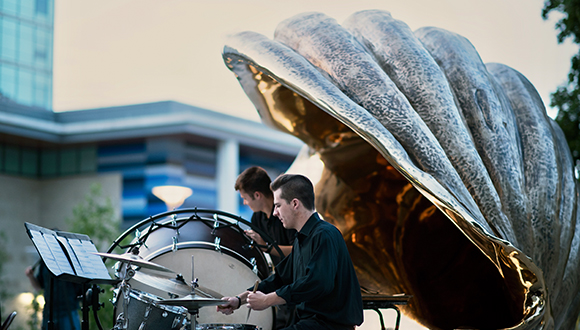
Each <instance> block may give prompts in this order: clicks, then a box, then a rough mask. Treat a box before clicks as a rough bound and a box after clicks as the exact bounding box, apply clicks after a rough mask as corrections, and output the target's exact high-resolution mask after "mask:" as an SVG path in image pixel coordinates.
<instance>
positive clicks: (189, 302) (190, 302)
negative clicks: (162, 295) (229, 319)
mask: <svg viewBox="0 0 580 330" xmlns="http://www.w3.org/2000/svg"><path fill="white" fill-rule="evenodd" d="M157 303H158V304H161V305H171V306H182V307H185V308H187V309H188V310H190V311H191V310H193V309H199V308H200V307H204V306H217V305H221V304H226V303H227V301H225V300H221V299H215V298H205V297H200V296H198V295H191V294H189V295H187V296H185V297H181V298H176V299H164V300H160V301H158V302H157Z"/></svg>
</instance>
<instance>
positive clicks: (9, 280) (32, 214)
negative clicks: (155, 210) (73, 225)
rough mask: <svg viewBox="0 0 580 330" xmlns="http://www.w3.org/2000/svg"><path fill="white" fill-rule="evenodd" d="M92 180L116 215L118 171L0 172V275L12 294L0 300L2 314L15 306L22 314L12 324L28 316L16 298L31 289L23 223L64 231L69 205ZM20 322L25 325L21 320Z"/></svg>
mask: <svg viewBox="0 0 580 330" xmlns="http://www.w3.org/2000/svg"><path fill="white" fill-rule="evenodd" d="M93 183H99V184H100V185H101V188H102V193H103V196H105V197H108V198H110V199H111V202H112V204H113V207H114V208H115V213H116V216H117V217H118V218H119V219H120V217H121V207H120V201H121V193H122V178H121V175H120V174H117V173H115V174H105V175H103V174H99V175H79V176H71V177H63V178H56V179H48V180H35V179H25V178H18V177H11V176H6V175H0V187H1V189H0V231H1V232H3V233H4V236H3V237H2V245H3V246H4V247H5V248H6V250H5V252H6V253H7V254H8V260H7V261H6V264H5V265H4V270H3V273H2V274H0V276H2V279H3V280H4V283H5V284H6V288H8V290H7V291H9V293H11V294H13V295H14V299H12V300H11V301H9V302H0V303H2V308H3V309H2V312H3V314H5V312H6V311H8V310H17V311H18V312H19V314H21V315H22V317H20V318H19V317H17V318H16V319H15V321H14V322H15V323H14V324H13V327H14V328H18V325H19V324H20V323H19V322H20V321H22V322H25V321H26V320H28V313H29V312H28V311H27V310H26V309H25V307H26V306H21V305H20V304H19V302H18V300H17V299H16V298H17V297H18V294H20V293H22V292H32V290H33V289H32V286H31V285H30V283H29V281H28V278H27V277H26V276H25V275H24V270H25V269H26V267H28V266H29V265H31V264H32V263H34V262H35V261H36V260H37V254H36V250H35V248H34V246H33V244H32V241H31V240H30V238H29V237H28V234H27V233H26V229H25V227H24V223H25V222H30V223H33V224H36V225H39V226H42V227H46V228H55V227H57V228H58V229H60V230H63V231H67V230H68V228H67V221H66V219H70V218H71V217H72V210H73V208H74V207H75V206H76V205H78V204H79V203H81V202H82V201H83V200H84V198H85V196H86V195H87V194H88V193H89V191H90V187H91V185H92V184H93ZM111 243H112V242H111ZM103 252H104V251H103ZM20 326H22V327H23V328H26V325H25V323H22V324H20Z"/></svg>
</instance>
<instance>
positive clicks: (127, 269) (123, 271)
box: [113, 263, 135, 329]
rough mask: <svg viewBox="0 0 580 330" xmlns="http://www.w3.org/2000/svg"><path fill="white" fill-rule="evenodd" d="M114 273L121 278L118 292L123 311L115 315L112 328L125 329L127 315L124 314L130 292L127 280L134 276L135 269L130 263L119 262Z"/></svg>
mask: <svg viewBox="0 0 580 330" xmlns="http://www.w3.org/2000/svg"><path fill="white" fill-rule="evenodd" d="M116 275H117V276H118V277H119V278H120V279H121V284H120V285H119V289H120V290H119V294H121V295H122V296H123V312H122V313H119V315H118V316H117V319H116V320H115V326H114V327H113V329H127V328H128V326H129V325H128V321H129V319H128V315H125V314H126V313H127V311H128V310H129V293H130V292H131V284H129V280H130V279H131V278H133V276H135V270H134V269H133V268H132V267H131V264H129V263H121V267H120V269H119V270H118V271H117V274H116Z"/></svg>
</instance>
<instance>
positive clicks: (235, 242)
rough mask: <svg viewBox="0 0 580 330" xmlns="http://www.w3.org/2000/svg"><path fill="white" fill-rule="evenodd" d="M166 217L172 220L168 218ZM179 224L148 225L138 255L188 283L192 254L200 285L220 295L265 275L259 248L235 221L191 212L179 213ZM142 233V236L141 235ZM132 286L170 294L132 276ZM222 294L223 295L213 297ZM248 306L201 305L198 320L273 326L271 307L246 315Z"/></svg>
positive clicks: (239, 289) (267, 329)
mask: <svg viewBox="0 0 580 330" xmlns="http://www.w3.org/2000/svg"><path fill="white" fill-rule="evenodd" d="M166 223H169V224H170V223H171V221H168V222H166ZM175 223H176V224H177V226H181V228H179V229H174V228H166V227H155V226H151V227H149V228H148V229H146V230H145V231H144V232H143V233H142V235H147V239H146V240H145V244H143V245H142V246H141V247H140V248H139V255H140V256H141V257H143V258H144V259H145V260H148V261H151V262H154V263H157V264H159V265H163V266H165V267H167V268H169V269H171V270H173V271H175V272H177V273H181V274H182V275H183V277H184V279H185V281H186V283H191V272H192V265H191V261H192V256H193V260H194V277H195V278H198V281H199V282H198V283H199V285H200V286H203V287H206V288H208V289H211V290H213V291H216V292H219V293H220V294H221V295H223V296H230V297H231V296H235V295H237V294H239V293H240V292H244V291H245V290H246V289H247V288H249V287H252V286H253V285H254V283H255V282H256V280H259V279H264V278H266V277H267V276H268V275H269V274H270V271H271V269H270V268H269V267H268V263H267V262H266V259H265V257H264V254H263V253H262V251H261V250H260V249H259V248H257V247H255V246H250V242H251V239H250V238H249V237H248V236H247V235H245V234H244V231H243V230H242V229H241V228H240V227H239V226H238V225H237V224H235V223H234V222H230V221H226V220H223V219H221V218H220V219H217V218H216V219H213V218H210V219H202V218H195V217H192V218H189V219H177V220H176V222H175ZM141 237H143V236H141ZM131 286H132V287H134V288H139V289H141V290H146V291H148V292H152V293H154V294H156V295H159V296H160V297H162V298H168V297H169V296H168V294H167V292H163V291H159V290H157V289H155V288H151V287H149V286H144V285H143V284H141V283H137V282H135V281H134V280H132V281H131ZM217 298H221V297H217ZM246 311H247V308H241V309H240V310H239V311H237V312H235V313H234V314H232V315H224V314H222V313H218V312H216V308H215V306H209V307H203V308H200V309H199V318H198V323H199V324H229V325H231V324H243V323H246V322H248V323H251V324H256V325H257V327H258V328H261V329H263V330H271V329H272V328H273V324H274V313H275V312H274V309H273V308H269V309H267V310H264V311H252V314H251V316H250V319H249V320H246Z"/></svg>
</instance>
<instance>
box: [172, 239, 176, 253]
mask: <svg viewBox="0 0 580 330" xmlns="http://www.w3.org/2000/svg"><path fill="white" fill-rule="evenodd" d="M171 239H172V241H173V245H172V246H171V252H175V251H177V237H175V236H173V237H172V238H171Z"/></svg>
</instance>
